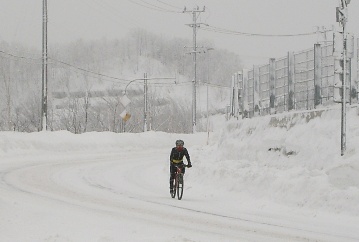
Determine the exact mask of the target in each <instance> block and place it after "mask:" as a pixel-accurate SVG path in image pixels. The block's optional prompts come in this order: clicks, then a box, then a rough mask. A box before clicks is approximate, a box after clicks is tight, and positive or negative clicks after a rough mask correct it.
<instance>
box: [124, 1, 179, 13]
mask: <svg viewBox="0 0 359 242" xmlns="http://www.w3.org/2000/svg"><path fill="white" fill-rule="evenodd" d="M127 1H129V2H131V3H133V4H136V5H139V6H142V7H145V8H148V9H151V10H155V11H159V12H169V13H182V12H180V11H173V10H169V9H165V8H162V7H159V6H157V5H154V4H151V3H148V2H146V1H144V0H140V1H141V2H142V3H139V2H136V1H135V0H127Z"/></svg>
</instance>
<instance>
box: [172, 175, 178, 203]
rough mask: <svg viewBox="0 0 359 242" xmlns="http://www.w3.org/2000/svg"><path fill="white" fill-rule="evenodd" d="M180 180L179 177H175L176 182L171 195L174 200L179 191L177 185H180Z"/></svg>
mask: <svg viewBox="0 0 359 242" xmlns="http://www.w3.org/2000/svg"><path fill="white" fill-rule="evenodd" d="M177 181H178V179H177V176H176V177H175V180H174V184H173V191H172V193H171V197H172V198H175V197H176V191H177V186H178V185H177V184H178V182H177Z"/></svg>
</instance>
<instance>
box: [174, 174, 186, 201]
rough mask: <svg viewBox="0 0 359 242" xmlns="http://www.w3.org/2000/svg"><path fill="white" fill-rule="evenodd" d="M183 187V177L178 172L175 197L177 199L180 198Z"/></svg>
mask: <svg viewBox="0 0 359 242" xmlns="http://www.w3.org/2000/svg"><path fill="white" fill-rule="evenodd" d="M183 187H184V179H183V174H182V173H181V174H178V179H177V186H176V189H177V198H178V200H181V199H182V196H183Z"/></svg>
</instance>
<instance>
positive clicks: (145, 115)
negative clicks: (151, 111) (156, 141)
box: [143, 73, 148, 132]
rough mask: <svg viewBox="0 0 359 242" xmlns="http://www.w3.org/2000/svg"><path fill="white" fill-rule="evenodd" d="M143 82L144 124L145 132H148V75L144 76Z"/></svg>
mask: <svg viewBox="0 0 359 242" xmlns="http://www.w3.org/2000/svg"><path fill="white" fill-rule="evenodd" d="M143 81H144V91H143V93H144V100H145V101H144V115H143V117H144V122H143V132H147V91H148V88H147V73H145V74H144V76H143Z"/></svg>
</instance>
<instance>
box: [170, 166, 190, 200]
mask: <svg viewBox="0 0 359 242" xmlns="http://www.w3.org/2000/svg"><path fill="white" fill-rule="evenodd" d="M175 166H176V168H177V169H176V174H175V179H174V185H173V192H172V193H171V197H172V198H175V197H176V194H177V198H178V200H181V199H182V196H183V188H184V179H183V173H182V167H188V165H185V164H181V165H175Z"/></svg>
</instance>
